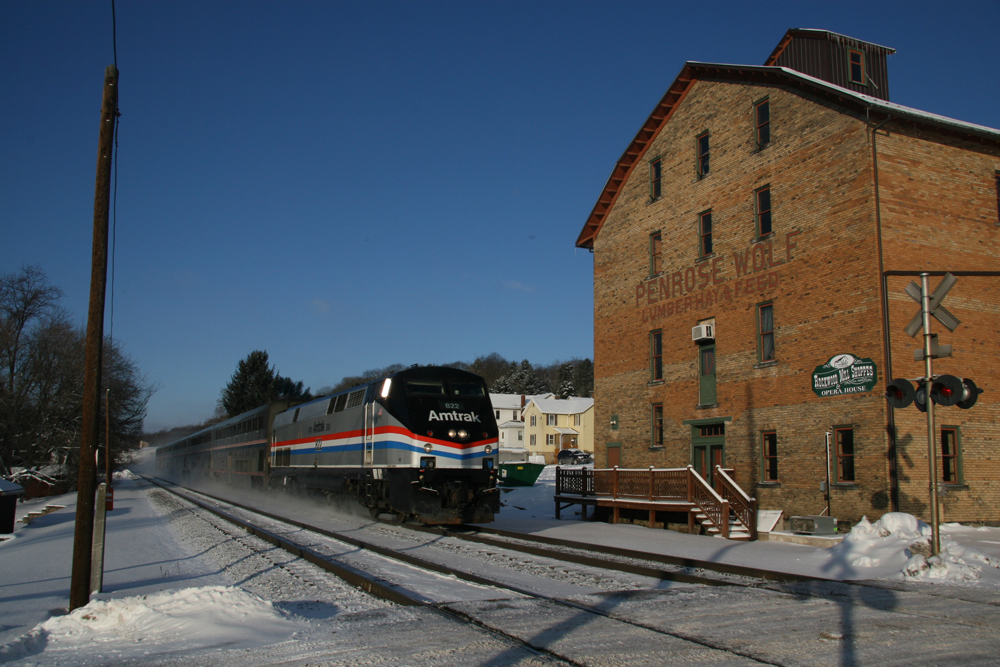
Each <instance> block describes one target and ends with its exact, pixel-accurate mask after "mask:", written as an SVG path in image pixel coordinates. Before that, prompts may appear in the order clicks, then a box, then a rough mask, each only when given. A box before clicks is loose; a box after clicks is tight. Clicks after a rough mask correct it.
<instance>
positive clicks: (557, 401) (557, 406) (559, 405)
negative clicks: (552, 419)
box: [524, 396, 594, 415]
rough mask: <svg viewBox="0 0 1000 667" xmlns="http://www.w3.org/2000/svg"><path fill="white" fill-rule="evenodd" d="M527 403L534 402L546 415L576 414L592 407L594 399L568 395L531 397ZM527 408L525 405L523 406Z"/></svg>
mask: <svg viewBox="0 0 1000 667" xmlns="http://www.w3.org/2000/svg"><path fill="white" fill-rule="evenodd" d="M529 403H534V404H535V405H536V406H537V407H538V409H539V410H540V411H541V412H542V413H543V414H547V415H578V414H580V413H582V412H586V411H587V410H589V409H590V408H592V407H594V399H592V398H579V397H576V396H570V397H569V398H532V399H531V400H530V401H529ZM524 407H525V408H526V409H527V407H528V406H527V405H525V406H524Z"/></svg>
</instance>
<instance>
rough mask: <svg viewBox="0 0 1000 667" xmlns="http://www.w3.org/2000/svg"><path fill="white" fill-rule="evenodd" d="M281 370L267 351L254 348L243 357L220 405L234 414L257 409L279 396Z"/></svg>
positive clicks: (233, 415) (230, 413)
mask: <svg viewBox="0 0 1000 667" xmlns="http://www.w3.org/2000/svg"><path fill="white" fill-rule="evenodd" d="M278 377H279V376H278V374H277V372H276V371H275V369H274V367H273V366H269V365H268V363H267V352H264V351H263V350H254V351H253V352H251V353H250V354H248V355H247V357H246V359H241V360H240V363H239V364H238V365H237V366H236V372H235V373H233V377H232V378H231V379H230V380H229V384H227V385H226V388H225V389H223V390H222V395H221V396H220V397H219V405H221V406H222V409H223V410H225V411H226V414H227V415H229V416H230V417H235V416H236V415H238V414H240V413H243V412H246V411H247V410H253V409H254V408H257V407H260V406H261V405H264V404H265V403H270V402H271V401H273V400H274V399H276V398H277V397H278Z"/></svg>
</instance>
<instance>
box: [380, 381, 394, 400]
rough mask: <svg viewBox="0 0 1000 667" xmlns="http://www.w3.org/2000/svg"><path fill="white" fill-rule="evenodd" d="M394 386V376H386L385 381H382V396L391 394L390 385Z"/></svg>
mask: <svg viewBox="0 0 1000 667" xmlns="http://www.w3.org/2000/svg"><path fill="white" fill-rule="evenodd" d="M391 386H392V378H386V379H385V382H384V383H382V398H385V397H386V396H388V395H389V387H391Z"/></svg>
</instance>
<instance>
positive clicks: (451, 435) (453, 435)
mask: <svg viewBox="0 0 1000 667" xmlns="http://www.w3.org/2000/svg"><path fill="white" fill-rule="evenodd" d="M456 435H458V434H457V433H455V429H451V430H450V431H448V437H449V438H454V437H455V436H456Z"/></svg>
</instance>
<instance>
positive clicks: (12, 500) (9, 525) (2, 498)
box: [0, 478, 24, 535]
mask: <svg viewBox="0 0 1000 667" xmlns="http://www.w3.org/2000/svg"><path fill="white" fill-rule="evenodd" d="M22 495H24V489H23V488H21V485H20V484H15V483H14V482H9V481H7V480H6V479H2V478H0V535H10V534H11V533H13V532H14V510H15V508H16V506H17V499H18V498H19V497H20V496H22Z"/></svg>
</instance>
